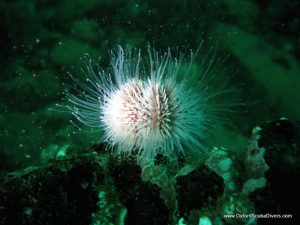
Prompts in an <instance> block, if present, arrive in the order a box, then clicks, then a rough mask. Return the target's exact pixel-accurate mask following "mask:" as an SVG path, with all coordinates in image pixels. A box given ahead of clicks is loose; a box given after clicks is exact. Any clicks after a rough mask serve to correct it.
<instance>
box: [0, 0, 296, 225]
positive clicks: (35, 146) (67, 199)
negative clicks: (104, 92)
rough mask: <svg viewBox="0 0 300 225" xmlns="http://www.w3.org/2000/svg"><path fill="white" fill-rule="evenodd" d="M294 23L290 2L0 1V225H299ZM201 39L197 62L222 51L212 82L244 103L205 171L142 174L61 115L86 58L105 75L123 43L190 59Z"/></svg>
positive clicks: (218, 138) (160, 169) (217, 137)
mask: <svg viewBox="0 0 300 225" xmlns="http://www.w3.org/2000/svg"><path fill="white" fill-rule="evenodd" d="M299 12H300V1H297V0H291V1H281V0H273V1H271V0H251V1H246V0H214V1H208V0H207V1H205V0H198V1H196V0H191V1H177V0H172V1H159V0H151V1H131V0H130V1H125V0H115V1H109V0H86V1H83V0H82V1H71V0H63V1H57V0H54V1H49V0H41V1H38V0H36V1H24V0H12V1H3V0H1V1H0V29H1V36H0V46H1V50H0V58H1V61H0V65H1V67H0V68H1V75H0V144H1V148H0V184H1V187H0V192H1V195H0V196H1V197H0V200H1V201H0V224H99V225H100V224H201V225H204V224H273V223H274V224H275V223H276V222H277V223H278V222H279V223H281V220H284V222H285V223H286V224H295V223H294V222H293V219H290V218H289V219H282V218H281V219H279V218H277V219H275V218H271V219H270V218H264V219H249V218H246V219H245V218H243V219H241V218H240V219H237V218H233V219H232V218H231V219H228V218H224V217H223V215H224V214H226V213H225V212H227V213H228V214H230V213H229V212H233V214H235V212H237V211H238V210H241V211H238V212H239V213H240V214H242V213H257V214H258V213H269V214H272V215H273V214H276V215H279V214H284V213H285V214H292V215H293V217H297V215H296V208H294V207H293V203H296V200H295V199H297V197H298V198H299V193H298V191H297V190H300V189H299V187H298V186H299V185H298V186H297V184H294V180H295V179H297V177H299V165H300V164H299V160H300V157H299V142H300V140H299V121H300V14H299ZM202 41H203V47H201V49H200V53H199V54H200V58H201V56H203V57H205V55H206V53H207V52H209V50H210V49H211V48H212V47H213V48H214V49H216V57H217V58H221V59H225V60H224V62H223V63H222V65H221V67H220V68H218V71H217V73H218V76H217V77H220V78H219V79H222V80H226V77H227V76H228V75H229V76H230V79H229V81H228V82H229V86H231V87H237V89H239V91H238V93H237V95H238V99H239V100H238V101H239V102H242V103H244V104H242V105H243V106H242V107H241V108H240V109H239V110H237V111H239V112H237V113H230V115H229V117H228V118H229V121H226V124H229V126H225V128H224V127H221V128H217V129H216V131H215V133H214V135H213V136H214V137H212V139H211V140H210V141H209V142H210V145H211V148H213V147H216V148H215V151H213V152H214V154H212V155H211V156H210V158H209V159H208V160H207V161H206V163H205V165H203V164H201V165H192V166H190V167H187V165H181V167H180V168H173V167H172V168H171V167H170V166H168V165H158V166H157V167H153V168H150V169H149V171H143V175H142V176H141V174H142V172H141V168H140V167H138V166H137V165H135V162H134V161H133V162H132V161H129V162H123V161H119V160H117V159H110V158H109V157H111V156H110V155H109V154H108V152H107V151H104V148H105V147H102V146H100V147H99V146H95V143H97V142H99V139H100V137H101V134H99V133H97V132H80V131H78V129H77V128H76V127H74V125H73V124H72V123H71V122H70V120H72V115H71V114H70V113H67V112H63V110H60V109H57V104H63V101H64V100H63V97H64V91H65V89H66V88H67V87H68V86H72V80H71V79H70V77H69V76H68V75H67V73H68V72H69V73H71V74H72V75H73V76H74V77H78V78H79V79H85V76H86V75H85V73H84V72H82V69H84V68H85V67H86V62H85V60H84V59H83V57H84V56H85V54H88V55H89V57H90V58H92V59H95V60H96V61H97V60H99V59H100V61H99V63H100V65H101V67H102V68H104V69H106V68H107V66H108V65H109V54H108V52H109V51H110V50H111V49H116V48H117V46H118V45H122V46H126V48H141V49H142V51H144V52H146V48H147V45H148V44H150V45H153V46H154V47H155V49H159V50H160V49H161V50H162V51H166V50H167V49H168V48H171V50H172V51H174V52H176V51H178V50H179V51H183V52H186V51H187V52H188V51H189V50H190V49H192V50H197V49H198V47H199V45H200V44H201V42H202ZM91 146H94V147H92V148H93V151H91V150H89V151H87V150H86V149H89V148H90V147H91ZM217 148H218V149H219V150H217ZM223 148H224V149H223ZM225 149H229V150H225ZM268 152H269V153H268ZM267 153H268V154H269V155H267ZM222 160H223V161H222ZM226 160H227V161H226ZM221 162H223V163H225V162H226V163H228V164H226V165H225V166H223V167H221V166H220V165H221ZM218 163H219V164H218ZM249 165H250V166H249ZM162 174H164V176H163V175H162ZM228 174H230V178H228ZM141 177H142V178H141ZM230 185H234V187H231V186H230ZM250 186H251V187H250ZM163 190H164V191H163ZM107 196H109V197H107ZM266 202H267V203H266ZM56 207H57V208H56ZM230 210H231V211H230ZM201 218H202V222H201ZM282 223H283V222H282Z"/></svg>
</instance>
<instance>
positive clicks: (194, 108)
mask: <svg viewBox="0 0 300 225" xmlns="http://www.w3.org/2000/svg"><path fill="white" fill-rule="evenodd" d="M110 57H111V70H110V71H109V70H108V71H106V72H105V71H103V70H100V69H98V70H96V71H95V70H94V69H93V68H92V63H91V62H90V63H89V64H88V66H87V74H88V77H87V82H80V81H76V80H75V79H74V80H75V81H76V83H77V85H76V91H75V93H72V91H70V92H68V94H67V97H68V99H69V102H70V104H69V105H68V109H69V110H70V111H71V112H72V114H73V115H74V116H75V117H76V118H77V119H78V121H80V122H82V123H83V124H85V125H87V126H91V127H96V128H100V129H102V130H103V131H104V136H103V138H104V141H105V142H106V143H107V145H108V147H109V148H111V149H113V152H114V153H116V154H122V153H128V154H133V155H135V156H137V157H138V159H140V160H143V161H144V162H147V163H149V164H152V163H154V161H155V158H156V156H157V155H158V154H161V155H163V156H165V157H167V159H168V160H169V161H171V162H174V161H175V162H176V160H177V158H178V156H179V155H183V156H184V155H185V154H186V153H187V152H188V151H203V140H204V139H205V137H207V135H208V133H209V127H210V126H212V124H213V123H214V119H215V117H216V112H217V113H218V111H224V110H225V108H226V107H223V106H224V105H223V104H219V105H218V104H211V103H210V101H211V99H214V98H216V96H218V95H220V94H222V93H223V92H222V91H217V92H216V91H214V92H210V91H209V88H208V84H207V83H208V82H207V80H210V78H209V75H210V73H209V70H210V68H206V69H203V70H202V73H201V72H200V71H198V72H199V74H193V73H192V66H193V64H194V57H195V55H194V54H193V53H192V52H191V55H190V57H188V59H185V58H184V56H183V55H180V56H179V57H178V58H173V57H172V55H171V53H170V50H169V51H168V52H166V53H163V54H161V53H158V52H156V51H154V50H151V48H150V47H149V48H148V56H147V57H142V56H141V51H135V52H131V51H124V50H123V49H122V47H119V48H118V51H117V52H116V53H115V52H113V51H112V52H111V54H110ZM208 66H211V64H210V63H209V65H208Z"/></svg>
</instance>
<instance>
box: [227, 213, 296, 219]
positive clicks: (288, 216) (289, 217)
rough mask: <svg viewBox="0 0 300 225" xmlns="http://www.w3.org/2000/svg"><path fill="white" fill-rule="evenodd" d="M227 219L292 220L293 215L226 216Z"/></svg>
mask: <svg viewBox="0 0 300 225" xmlns="http://www.w3.org/2000/svg"><path fill="white" fill-rule="evenodd" d="M223 217H224V218H225V219H230V218H232V219H247V218H249V219H251V218H253V219H254V218H255V219H291V218H293V215H292V214H271V213H265V214H255V213H250V214H225V215H223Z"/></svg>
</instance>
